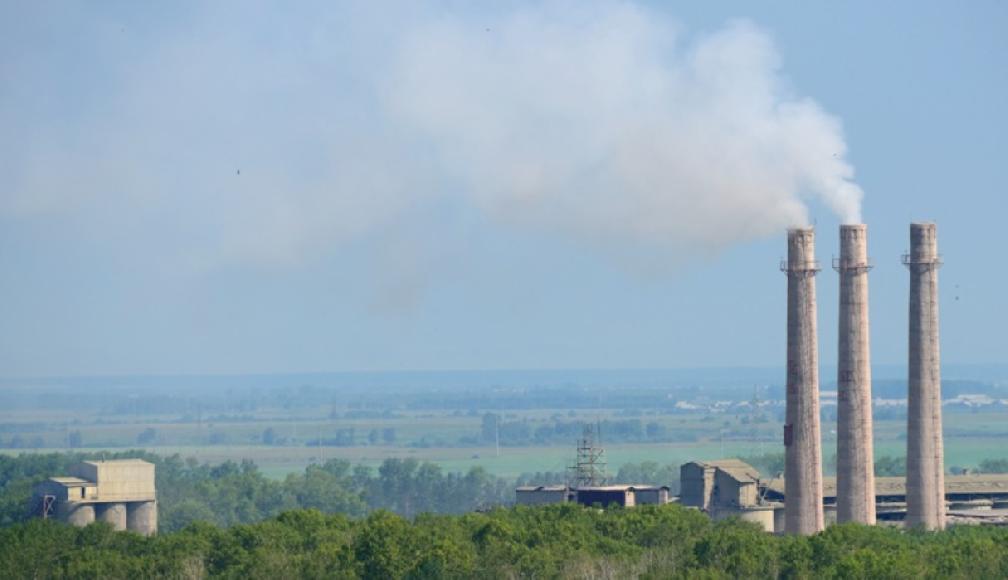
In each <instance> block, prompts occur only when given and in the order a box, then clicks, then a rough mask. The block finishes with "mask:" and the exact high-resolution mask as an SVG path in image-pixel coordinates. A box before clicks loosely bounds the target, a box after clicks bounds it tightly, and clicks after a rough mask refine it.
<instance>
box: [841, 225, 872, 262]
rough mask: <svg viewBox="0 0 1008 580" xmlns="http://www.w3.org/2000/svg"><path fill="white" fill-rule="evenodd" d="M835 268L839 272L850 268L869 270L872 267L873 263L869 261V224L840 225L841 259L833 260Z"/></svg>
mask: <svg viewBox="0 0 1008 580" xmlns="http://www.w3.org/2000/svg"><path fill="white" fill-rule="evenodd" d="M833 269H835V270H836V271H838V272H841V271H848V270H853V271H855V272H867V271H868V270H869V269H871V263H870V262H869V261H868V226H866V225H865V224H844V225H841V226H840V259H839V260H838V259H834V260H833Z"/></svg>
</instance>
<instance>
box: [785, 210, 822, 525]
mask: <svg viewBox="0 0 1008 580" xmlns="http://www.w3.org/2000/svg"><path fill="white" fill-rule="evenodd" d="M781 269H782V270H783V271H784V272H785V273H786V274H787V280H788V285H787V292H788V295H787V302H788V312H787V318H788V320H787V411H786V419H785V425H784V448H785V462H784V496H785V498H784V499H785V504H784V527H785V531H786V532H787V533H789V534H814V533H816V532H819V531H822V529H823V505H822V502H823V492H822V440H821V438H820V434H819V345H818V340H817V334H816V332H817V330H816V292H815V275H816V273H817V272H818V271H819V264H818V262H816V259H815V231H814V230H813V229H812V228H795V229H791V230H788V257H787V261H786V262H785V263H783V264H781Z"/></svg>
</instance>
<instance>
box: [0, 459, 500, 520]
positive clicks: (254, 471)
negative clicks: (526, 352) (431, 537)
mask: <svg viewBox="0 0 1008 580" xmlns="http://www.w3.org/2000/svg"><path fill="white" fill-rule="evenodd" d="M128 457H134V458H140V459H145V460H147V461H150V462H152V463H154V464H155V465H156V469H155V477H156V482H155V483H156V486H157V491H158V511H159V516H160V529H161V530H163V531H174V530H178V529H181V528H182V527H184V526H186V525H188V524H190V523H192V522H195V521H204V522H209V523H211V524H214V525H218V526H232V525H236V524H247V523H252V522H257V521H260V520H263V519H266V518H270V517H273V516H276V515H278V514H280V513H282V512H284V511H289V510H293V509H299V508H313V509H318V510H320V511H323V512H327V513H342V514H346V515H348V516H354V517H358V516H363V515H365V514H367V513H368V512H370V511H373V510H377V509H385V510H389V511H392V512H394V513H397V514H401V515H403V516H405V517H413V516H415V515H417V514H419V513H423V512H432V513H446V514H457V513H465V512H469V511H473V510H477V509H488V508H489V507H491V506H496V505H502V504H507V503H510V502H512V501H513V498H514V488H513V484H512V482H511V481H509V480H505V479H503V478H499V477H496V476H493V475H491V474H490V473H488V472H487V471H486V470H484V469H482V468H480V467H474V468H471V469H470V470H469V471H467V472H464V473H445V472H444V471H443V470H442V469H441V467H440V466H438V465H435V464H433V463H421V462H419V461H417V460H415V459H386V460H385V461H384V462H383V463H382V464H381V465H380V466H379V467H378V469H377V470H375V469H372V468H370V467H367V466H363V465H357V466H351V465H350V463H348V462H346V461H343V460H338V459H334V460H329V461H327V462H325V464H323V465H318V464H312V465H309V466H308V467H307V468H306V469H305V470H304V471H303V472H298V473H291V474H289V475H288V476H287V477H286V478H284V479H282V480H276V479H271V478H269V477H267V476H265V475H264V474H263V473H262V472H261V471H260V470H259V468H258V467H257V466H256V464H255V463H253V462H251V461H242V462H241V463H237V462H234V461H227V462H224V463H221V464H219V465H209V464H205V463H199V462H197V461H196V460H195V459H191V458H190V459H182V458H181V457H180V456H179V455H170V456H160V455H156V454H152V453H147V452H137V451H131V452H121V453H106V454H105V458H107V459H122V458H128ZM89 458H93V456H91V455H89V456H87V457H85V456H84V455H81V454H77V453H49V454H25V455H20V456H16V457H15V456H6V455H0V526H3V525H10V524H13V523H16V522H21V521H24V520H26V519H29V518H32V517H34V515H35V514H32V513H30V511H29V509H30V501H29V499H30V497H31V490H32V486H33V485H34V484H35V483H38V482H39V481H42V480H44V479H46V478H47V477H51V476H54V475H65V474H66V473H67V471H68V469H69V468H70V466H71V465H73V464H75V463H77V462H79V461H81V460H83V459H89Z"/></svg>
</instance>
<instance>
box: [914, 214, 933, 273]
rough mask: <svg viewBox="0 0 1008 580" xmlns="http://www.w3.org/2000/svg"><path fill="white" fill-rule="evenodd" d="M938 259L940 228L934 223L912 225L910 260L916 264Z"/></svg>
mask: <svg viewBox="0 0 1008 580" xmlns="http://www.w3.org/2000/svg"><path fill="white" fill-rule="evenodd" d="M937 258H938V228H937V226H936V225H935V224H934V222H924V223H912V224H910V259H911V260H912V261H913V262H914V263H920V262H926V261H933V260H936V259H937Z"/></svg>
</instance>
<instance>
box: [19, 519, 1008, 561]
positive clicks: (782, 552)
mask: <svg viewBox="0 0 1008 580" xmlns="http://www.w3.org/2000/svg"><path fill="white" fill-rule="evenodd" d="M1006 576H1008V529H1005V528H999V527H978V526H963V527H956V528H952V529H950V530H948V531H945V532H937V533H928V532H922V531H909V532H904V531H901V530H898V529H895V528H888V527H882V526H875V527H866V526H859V525H857V524H843V525H836V526H832V527H830V528H828V529H827V530H826V531H824V532H822V533H820V534H818V535H816V536H811V537H802V536H774V535H770V534H766V533H765V532H763V531H762V530H761V529H760V528H759V527H757V526H756V525H754V524H751V523H747V522H742V521H739V520H725V521H720V522H712V521H711V520H710V519H709V518H707V517H706V516H704V515H703V514H701V513H700V512H698V511H695V510H689V509H686V508H681V507H679V506H677V505H674V504H671V505H665V506H638V507H636V508H633V509H626V510H624V509H621V508H611V509H604V510H603V509H593V508H585V507H583V506H580V505H576V504H563V505H553V506H540V507H525V506H519V507H514V508H498V509H494V510H491V511H489V512H485V513H468V514H464V515H431V514H424V515H420V516H417V517H416V518H414V519H413V520H409V519H406V518H403V517H401V516H398V515H395V514H393V513H391V512H388V511H384V510H379V511H375V512H372V513H371V514H369V515H368V516H366V517H363V518H351V517H348V516H346V515H342V514H328V515H327V514H323V513H322V512H320V511H318V510H295V511H289V512H284V513H282V514H280V515H278V516H276V517H273V518H270V519H269V520H266V521H263V522H260V523H257V524H243V525H237V526H232V527H230V528H221V527H217V526H214V525H211V524H207V523H194V524H190V525H188V526H186V527H184V528H182V529H180V530H178V531H175V532H171V533H164V534H159V535H157V536H154V537H150V538H147V537H143V536H140V535H138V534H135V533H132V532H114V531H112V529H111V528H110V527H109V526H108V525H106V524H104V523H96V524H92V525H90V526H88V527H86V528H73V527H70V526H66V525H62V524H59V523H57V522H53V521H51V520H49V521H43V520H33V521H31V522H25V523H20V524H16V525H14V526H10V527H7V528H4V529H0V577H4V578H56V577H66V578H112V579H116V578H131V579H132V578H193V579H195V578H206V577H214V578H245V579H258V578H270V579H272V578H366V579H372V578H373V579H383V580H384V579H393V580H395V579H400V578H417V579H420V578H448V579H452V578H907V579H917V578H1003V577H1006Z"/></svg>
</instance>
